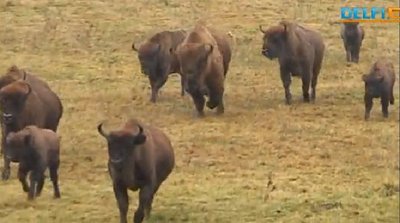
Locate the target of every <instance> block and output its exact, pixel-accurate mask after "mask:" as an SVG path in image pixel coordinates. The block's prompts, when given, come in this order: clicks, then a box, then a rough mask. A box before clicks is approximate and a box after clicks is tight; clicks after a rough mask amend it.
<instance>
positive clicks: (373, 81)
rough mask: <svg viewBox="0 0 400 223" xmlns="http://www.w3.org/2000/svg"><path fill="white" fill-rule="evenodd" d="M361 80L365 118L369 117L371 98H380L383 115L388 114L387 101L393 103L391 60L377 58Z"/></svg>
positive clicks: (392, 68)
mask: <svg viewBox="0 0 400 223" xmlns="http://www.w3.org/2000/svg"><path fill="white" fill-rule="evenodd" d="M362 80H363V81H364V83H365V94H364V103H365V116H364V118H365V120H368V119H369V116H370V113H371V109H372V104H373V102H372V99H373V98H380V99H381V104H382V113H383V117H385V118H387V117H388V116H389V111H388V107H389V103H390V104H392V105H393V104H394V95H393V86H394V83H395V81H396V75H395V72H394V67H393V64H392V63H391V62H388V61H386V60H384V59H379V60H378V61H376V62H375V63H374V65H373V66H372V68H371V70H370V72H369V74H364V75H363V76H362Z"/></svg>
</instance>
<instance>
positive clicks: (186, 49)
mask: <svg viewBox="0 0 400 223" xmlns="http://www.w3.org/2000/svg"><path fill="white" fill-rule="evenodd" d="M176 54H177V56H178V60H179V64H180V66H181V71H182V73H183V74H184V75H185V76H186V78H187V81H188V83H187V85H186V86H187V87H188V89H187V91H188V92H189V93H190V95H191V96H192V99H193V102H194V104H195V106H196V110H197V116H198V117H203V116H204V104H205V98H204V96H205V95H207V96H208V97H209V100H208V101H207V103H206V105H207V107H208V108H210V109H214V108H215V107H217V114H223V113H224V102H223V95H224V81H225V77H226V73H227V71H228V67H229V62H230V60H231V49H230V46H229V41H228V38H227V36H225V35H222V34H220V33H217V32H216V31H213V30H209V29H208V28H207V27H205V26H203V25H200V24H197V25H196V26H195V28H194V29H193V30H192V31H191V32H190V33H189V34H188V36H187V37H186V38H185V40H184V41H183V42H182V44H181V45H179V46H178V48H177V51H176Z"/></svg>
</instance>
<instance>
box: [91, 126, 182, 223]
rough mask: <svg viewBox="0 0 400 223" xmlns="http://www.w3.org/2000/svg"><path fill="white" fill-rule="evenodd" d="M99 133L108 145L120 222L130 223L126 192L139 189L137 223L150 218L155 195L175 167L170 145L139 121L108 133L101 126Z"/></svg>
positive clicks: (135, 217)
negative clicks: (128, 222) (128, 220)
mask: <svg viewBox="0 0 400 223" xmlns="http://www.w3.org/2000/svg"><path fill="white" fill-rule="evenodd" d="M97 130H98V132H99V133H100V135H102V136H103V137H105V138H106V140H107V143H108V155H109V161H108V170H109V174H110V176H111V179H112V181H113V189H114V193H115V198H116V199H117V202H118V208H119V213H120V222H121V223H126V222H127V212H128V206H129V201H128V200H129V198H128V193H127V190H128V189H130V190H133V191H136V190H138V189H139V207H138V208H137V210H136V212H135V215H134V223H140V222H142V221H143V219H144V217H145V215H146V216H147V217H148V216H149V215H150V211H151V206H152V202H153V197H154V195H155V194H156V192H157V190H158V188H159V187H160V185H161V184H162V182H163V181H165V180H166V179H167V177H168V176H169V174H170V173H171V172H172V170H173V168H174V165H175V158H174V151H173V148H172V145H171V142H170V140H169V138H168V137H167V136H166V135H165V134H164V133H163V132H162V131H161V130H159V129H158V128H155V127H153V126H150V125H144V124H143V123H141V122H140V121H138V120H136V119H130V120H128V121H127V122H126V123H125V125H124V126H123V127H122V128H120V129H118V130H114V131H111V132H109V133H106V132H105V131H104V130H103V129H102V124H100V125H98V127H97Z"/></svg>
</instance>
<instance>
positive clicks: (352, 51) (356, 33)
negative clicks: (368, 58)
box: [340, 22, 365, 63]
mask: <svg viewBox="0 0 400 223" xmlns="http://www.w3.org/2000/svg"><path fill="white" fill-rule="evenodd" d="M364 35H365V33H364V29H363V28H362V27H361V26H360V25H359V24H358V22H354V23H344V24H342V28H341V31H340V36H341V38H342V40H343V44H344V49H345V50H346V60H347V62H354V63H358V60H359V58H360V49H361V45H362V41H363V40H364Z"/></svg>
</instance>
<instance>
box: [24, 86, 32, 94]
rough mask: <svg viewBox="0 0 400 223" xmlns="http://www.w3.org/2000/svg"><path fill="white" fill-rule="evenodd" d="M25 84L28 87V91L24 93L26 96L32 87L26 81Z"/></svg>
mask: <svg viewBox="0 0 400 223" xmlns="http://www.w3.org/2000/svg"><path fill="white" fill-rule="evenodd" d="M25 84H26V87H27V88H28V92H27V93H26V96H28V95H29V94H30V93H31V92H32V87H31V85H30V84H28V83H25Z"/></svg>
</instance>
